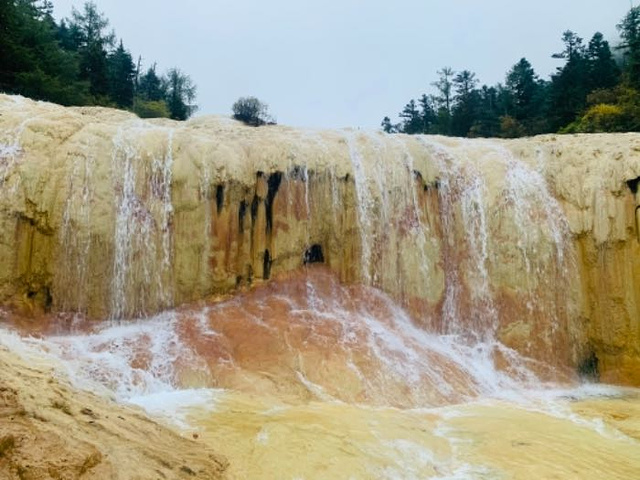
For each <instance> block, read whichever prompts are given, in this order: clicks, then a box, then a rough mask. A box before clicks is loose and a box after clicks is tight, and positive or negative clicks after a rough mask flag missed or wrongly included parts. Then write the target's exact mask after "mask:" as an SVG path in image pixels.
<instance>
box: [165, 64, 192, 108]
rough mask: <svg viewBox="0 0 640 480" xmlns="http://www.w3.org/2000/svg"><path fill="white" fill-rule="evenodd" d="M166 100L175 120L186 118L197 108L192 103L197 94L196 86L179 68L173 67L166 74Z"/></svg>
mask: <svg viewBox="0 0 640 480" xmlns="http://www.w3.org/2000/svg"><path fill="white" fill-rule="evenodd" d="M165 81H166V85H167V93H166V101H167V106H168V107H169V115H170V117H171V118H173V119H174V120H186V119H187V118H189V117H190V116H191V115H193V113H194V112H195V111H196V110H197V108H198V107H197V106H196V105H194V104H192V102H193V100H194V99H195V96H196V87H195V85H194V84H193V82H192V81H191V78H189V76H188V75H185V74H184V73H182V72H181V71H180V70H178V69H177V68H172V69H170V70H169V71H168V72H167V76H166V80H165Z"/></svg>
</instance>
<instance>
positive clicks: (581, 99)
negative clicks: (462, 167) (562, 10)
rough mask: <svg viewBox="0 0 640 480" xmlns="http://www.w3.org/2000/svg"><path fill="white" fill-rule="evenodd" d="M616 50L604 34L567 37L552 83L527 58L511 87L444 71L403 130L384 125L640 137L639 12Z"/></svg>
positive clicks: (413, 130) (496, 133) (428, 130)
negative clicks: (637, 133)
mask: <svg viewBox="0 0 640 480" xmlns="http://www.w3.org/2000/svg"><path fill="white" fill-rule="evenodd" d="M617 29H618V31H619V33H620V43H619V44H618V45H616V46H615V47H614V48H613V49H612V48H611V46H610V45H609V42H608V41H607V40H605V39H604V36H603V35H602V33H600V32H597V33H595V34H594V35H593V36H592V37H591V39H590V40H589V42H588V43H585V42H584V40H583V39H582V38H581V37H579V36H578V34H576V33H575V32H573V31H570V30H568V31H566V32H564V33H563V34H562V42H563V44H564V49H563V50H562V51H561V52H558V53H555V54H553V55H552V57H553V58H556V59H558V60H560V61H562V62H563V64H562V65H561V66H559V67H558V68H557V69H556V72H555V73H553V74H552V75H551V77H550V79H548V80H545V79H542V78H540V77H539V76H538V75H537V74H536V72H535V70H534V68H533V66H532V65H531V63H530V62H529V61H528V60H527V59H526V58H522V59H520V61H518V62H517V63H516V64H515V65H513V67H511V69H510V70H509V71H508V72H507V74H506V76H505V81H504V83H499V84H497V85H494V86H487V85H482V86H479V81H478V79H477V78H476V75H475V73H473V72H471V71H469V70H462V71H460V72H454V71H453V70H452V69H451V68H450V67H445V68H443V69H441V70H439V71H438V72H437V75H438V77H437V80H436V81H435V82H433V83H432V84H431V85H432V86H433V87H434V88H435V92H436V93H435V94H431V95H427V94H423V95H422V96H420V97H419V98H418V100H417V101H416V100H415V99H412V100H411V101H409V103H407V105H405V107H404V108H403V109H402V111H401V112H400V113H399V120H400V121H399V122H398V123H393V122H392V121H391V119H390V118H389V117H385V118H384V119H383V120H382V124H381V126H382V128H383V130H384V131H385V132H387V133H406V134H421V133H425V134H439V135H450V136H460V137H505V138H513V137H521V136H529V135H537V134H541V133H555V132H559V133H577V132H623V131H640V7H633V8H631V10H629V12H628V13H627V14H626V15H625V17H624V18H623V19H622V20H621V22H620V23H619V24H618V25H617Z"/></svg>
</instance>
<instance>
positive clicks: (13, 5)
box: [0, 0, 86, 105]
mask: <svg viewBox="0 0 640 480" xmlns="http://www.w3.org/2000/svg"><path fill="white" fill-rule="evenodd" d="M51 8H52V7H51V4H50V2H44V3H40V2H37V1H35V0H14V1H2V2H0V66H1V67H0V90H2V91H6V92H10V93H19V94H22V95H26V96H30V97H33V98H36V99H40V100H50V101H54V102H58V103H62V104H65V105H74V104H81V103H83V102H84V101H85V94H86V86H85V85H84V84H82V83H81V82H79V81H78V79H77V72H78V64H77V59H76V58H75V56H74V55H73V54H70V53H68V52H65V51H64V50H63V49H61V48H60V45H59V44H58V42H57V39H56V30H57V26H56V24H55V21H54V20H53V18H52V16H51Z"/></svg>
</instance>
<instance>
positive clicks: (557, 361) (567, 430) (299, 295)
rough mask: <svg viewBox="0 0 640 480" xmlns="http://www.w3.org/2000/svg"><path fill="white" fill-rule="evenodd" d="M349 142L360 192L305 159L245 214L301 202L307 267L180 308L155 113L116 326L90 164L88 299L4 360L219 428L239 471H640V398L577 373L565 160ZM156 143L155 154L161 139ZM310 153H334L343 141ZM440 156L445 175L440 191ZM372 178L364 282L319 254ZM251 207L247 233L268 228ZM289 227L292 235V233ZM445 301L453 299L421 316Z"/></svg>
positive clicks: (68, 228) (80, 192) (362, 199)
mask: <svg viewBox="0 0 640 480" xmlns="http://www.w3.org/2000/svg"><path fill="white" fill-rule="evenodd" d="M25 121H26V120H25ZM20 134H21V131H20V130H19V131H17V132H13V133H11V135H9V136H8V138H7V139H4V138H3V139H2V142H4V143H0V187H2V192H3V194H5V193H6V194H7V195H17V193H16V191H9V190H7V188H9V187H8V185H10V186H14V185H18V184H19V173H20V169H19V167H20V165H19V161H20V146H19V145H20V143H19V138H20ZM341 135H343V136H342V137H341V138H342V140H341V141H342V145H344V148H345V150H346V151H347V156H348V158H349V160H350V168H349V169H348V172H349V174H348V175H347V176H341V175H340V174H338V173H337V170H336V168H335V165H334V166H333V167H331V168H329V169H327V171H326V173H323V172H320V171H317V170H314V169H313V168H311V167H310V166H309V165H307V164H303V165H300V164H299V162H298V160H297V159H296V157H295V155H293V154H291V158H290V159H289V162H288V166H287V168H286V171H285V172H284V176H283V177H281V176H277V177H275V176H274V177H269V176H268V175H265V174H263V173H262V172H261V173H260V176H259V178H261V179H264V182H265V185H264V188H265V189H267V190H268V192H269V193H268V194H267V199H268V200H267V203H266V204H264V206H261V205H260V203H259V202H258V200H255V199H257V198H258V196H257V193H256V196H255V197H254V202H253V204H252V205H251V207H248V206H247V204H246V203H243V204H242V205H244V207H243V208H245V209H247V208H250V211H251V219H252V220H251V221H252V222H258V221H260V220H259V219H260V218H261V217H260V215H261V213H260V212H261V210H260V208H264V210H265V211H267V210H269V209H271V213H270V214H273V209H274V208H275V207H274V201H275V198H276V195H279V196H283V195H286V198H284V199H280V200H279V201H281V202H282V205H284V206H282V207H279V208H282V209H283V210H284V211H285V212H287V215H289V216H291V217H295V218H296V219H298V220H299V222H300V225H302V229H301V231H300V232H298V233H296V235H299V239H298V240H299V242H300V243H301V244H302V249H301V250H302V252H304V257H303V256H302V255H301V258H300V259H298V260H297V261H299V262H300V266H299V268H297V269H294V270H292V271H288V272H281V273H280V274H278V275H274V276H273V278H271V279H270V280H269V282H264V283H262V284H260V285H258V286H254V287H253V288H250V289H241V290H239V291H238V292H237V293H236V294H235V296H233V297H231V298H222V299H220V298H218V299H215V300H213V299H211V298H209V299H208V300H203V301H201V302H200V303H195V302H192V303H188V304H185V305H183V306H180V307H176V306H175V305H174V289H175V287H176V275H175V274H174V270H175V268H176V265H175V264H174V259H175V255H176V250H177V249H178V248H179V247H178V246H177V245H176V244H175V241H174V235H175V232H174V230H173V226H174V224H173V221H174V216H175V215H176V212H174V197H173V195H174V190H173V186H174V183H175V177H176V176H177V175H176V171H175V169H176V168H178V167H176V162H177V160H175V158H177V157H175V158H174V156H175V155H176V147H175V144H174V142H175V138H174V131H173V130H171V129H168V128H165V127H155V126H154V127H151V126H149V125H148V124H145V123H142V122H139V121H131V122H130V123H129V124H128V125H127V126H126V128H121V129H120V130H119V132H118V134H117V135H116V136H115V137H114V139H113V142H112V143H113V145H112V156H111V175H112V176H111V182H112V187H113V190H114V192H115V203H114V205H113V208H114V210H115V216H114V217H115V223H114V225H113V236H114V239H115V240H114V242H113V245H114V252H113V265H112V267H111V281H110V291H109V292H108V297H109V302H108V303H109V312H108V314H106V315H105V316H104V317H105V320H104V321H101V322H96V321H90V320H88V319H87V318H85V314H86V310H87V303H88V301H87V297H86V296H87V292H86V291H85V289H84V288H83V287H84V285H85V283H87V282H89V281H90V279H91V277H92V274H93V272H92V268H93V267H92V264H91V263H90V261H89V259H90V258H91V255H90V253H91V251H92V249H95V248H99V245H96V244H95V243H94V240H93V238H92V237H91V235H89V234H87V232H88V231H90V227H87V226H88V225H91V224H92V221H93V216H92V215H93V213H92V212H93V210H92V209H93V208H95V204H96V202H97V200H96V197H97V195H98V194H97V193H96V192H97V190H96V184H95V178H94V174H93V172H94V168H95V159H94V158H93V157H92V156H91V155H90V154H88V155H87V156H85V157H78V158H75V159H74V160H73V162H72V164H71V167H70V168H71V169H72V173H71V174H70V176H69V178H70V180H69V183H68V185H66V187H65V188H66V194H67V196H66V201H65V202H64V211H63V212H62V213H61V215H62V222H61V225H62V228H61V230H60V232H59V235H58V237H57V241H58V242H60V244H61V247H62V248H61V250H60V251H61V252H62V255H63V259H62V260H61V267H60V268H59V270H58V272H57V275H58V276H59V278H58V279H57V280H56V281H57V282H58V283H59V284H60V285H63V284H65V285H68V286H69V289H70V290H69V293H68V295H67V296H65V297H64V298H65V299H66V300H65V302H62V303H59V304H58V307H59V311H58V312H55V313H48V314H46V315H42V316H40V317H39V318H38V320H37V321H33V319H29V318H26V317H23V316H21V315H18V314H16V313H14V312H9V310H0V319H2V321H3V325H4V326H3V327H2V328H0V345H3V346H5V347H7V348H9V349H11V350H12V351H14V352H17V353H18V354H20V355H22V356H24V357H26V358H36V357H37V358H40V359H44V360H45V361H46V362H47V363H48V364H50V365H52V366H54V367H55V368H56V369H57V371H58V372H59V373H60V374H61V375H66V376H67V377H68V378H69V379H70V380H71V382H72V383H73V384H74V386H76V387H77V388H82V389H90V390H94V391H96V392H98V393H100V394H102V395H108V396H111V397H113V398H114V399H115V400H116V401H118V402H122V403H128V404H133V405H137V406H140V407H142V408H144V409H145V410H146V411H147V412H148V413H149V414H150V415H152V416H155V417H157V418H159V419H160V420H161V421H163V422H166V423H168V424H170V425H172V426H173V427H174V428H176V429H177V430H178V431H180V432H181V433H183V434H184V435H188V436H192V435H193V434H197V436H198V441H201V442H206V443H208V444H210V445H211V446H212V447H213V448H214V449H215V450H216V451H218V452H220V453H222V454H224V455H225V456H227V458H228V459H229V461H230V476H231V478H248V479H292V480H293V479H428V478H431V479H539V478H545V479H547V478H549V479H551V478H558V479H591V478H593V479H603V478H607V479H632V478H640V420H639V419H640V392H639V391H638V390H634V389H625V388H621V387H613V386H606V385H598V384H589V383H583V382H582V381H581V380H580V379H579V378H578V377H577V375H576V374H575V373H574V368H573V367H572V366H573V365H575V363H576V362H575V361H574V360H575V358H577V356H578V355H579V354H580V353H581V352H579V351H578V346H577V343H578V342H575V341H574V340H575V339H574V338H573V336H572V335H573V330H572V322H573V321H575V319H576V318H577V314H576V312H575V309H576V305H577V303H578V301H579V298H578V297H577V295H578V294H577V293H576V292H577V289H576V288H575V284H576V282H578V281H579V279H575V278H573V276H572V272H574V270H575V251H574V246H573V243H572V242H571V241H570V240H571V239H570V233H569V228H568V223H567V220H566V218H565V216H564V214H563V211H562V208H561V206H560V204H559V203H558V202H557V201H556V200H555V199H554V197H553V196H552V194H551V192H550V190H549V187H548V185H547V183H546V181H545V178H544V175H543V174H542V172H541V167H539V166H536V165H530V164H527V163H525V162H523V161H521V160H520V159H518V158H516V157H514V155H513V154H511V153H510V152H509V151H507V150H505V149H504V148H503V147H501V146H500V145H498V144H494V143H491V142H464V141H459V142H456V143H451V142H449V141H447V140H444V139H438V138H428V137H419V138H418V140H417V144H409V143H408V141H406V140H405V139H404V138H403V137H395V138H393V139H392V140H389V139H386V138H385V137H383V136H381V135H379V134H375V133H363V132H353V131H349V132H343V134H341ZM147 137H150V138H153V139H155V140H156V141H155V143H154V145H155V148H154V149H153V151H143V149H142V147H141V146H140V145H141V140H140V139H141V138H147ZM305 141H312V142H315V143H317V144H318V150H319V151H320V153H319V154H318V155H320V156H322V158H324V159H326V158H330V156H331V150H330V148H329V147H327V146H325V145H324V144H323V141H322V139H321V138H320V137H317V138H315V137H313V135H311V134H310V135H309V137H308V138H307V139H306V140H305ZM416 145H417V146H416ZM416 148H419V149H422V151H423V152H424V151H426V152H428V155H429V158H430V159H431V162H432V165H431V167H432V168H434V169H435V170H437V172H438V173H437V175H436V179H435V180H434V181H431V183H429V182H427V181H426V180H425V179H424V178H422V174H421V173H420V169H419V166H418V164H419V163H420V162H421V161H422V160H421V159H419V158H416V156H415V151H416ZM390 158H392V159H393V163H389V162H388V159H390ZM144 159H150V160H149V161H146V160H144ZM538 160H539V161H540V162H543V161H544V159H541V158H538ZM199 171H200V174H201V177H200V178H199V179H198V182H197V184H196V186H195V190H196V191H197V195H198V198H199V199H200V200H199V201H200V203H202V204H204V205H205V207H204V208H205V210H204V212H205V213H204V216H203V217H202V218H203V224H201V225H198V226H197V228H193V229H192V231H193V232H195V233H194V235H195V236H201V237H202V239H201V240H202V241H201V247H199V248H200V249H199V250H197V261H196V262H195V268H196V269H197V273H196V274H194V276H195V277H198V278H201V279H205V280H206V282H208V281H210V279H211V278H213V277H214V276H215V271H214V266H215V252H214V250H215V246H216V245H217V243H216V242H217V237H216V235H218V234H219V232H218V229H219V228H220V227H224V225H222V224H221V223H217V222H218V220H219V218H221V217H223V215H221V210H222V208H223V204H224V203H225V202H227V201H228V198H226V197H225V196H224V195H225V194H224V191H223V189H222V187H220V186H217V184H216V183H214V182H215V181H216V180H215V179H214V177H215V174H216V170H215V166H214V165H213V164H212V163H210V162H209V160H208V159H207V158H202V159H201V164H200V165H199ZM279 175H283V174H282V172H281V173H280V174H279ZM342 175H344V174H342ZM349 175H350V176H351V177H349ZM323 176H324V177H323ZM322 178H325V179H326V183H325V184H324V186H323V184H322V183H321V181H322ZM182 181H184V180H182ZM349 182H353V183H352V184H353V191H352V197H353V198H352V200H353V201H354V202H355V206H354V207H355V212H354V213H355V215H353V217H352V218H353V220H354V221H355V223H357V225H348V227H349V228H355V229H356V231H357V235H358V238H357V242H356V245H355V247H354V251H355V252H357V261H356V264H357V267H358V268H357V271H356V272H355V280H356V281H353V282H344V281H342V280H343V279H341V278H340V276H339V275H338V273H336V271H337V270H339V269H336V268H335V266H334V265H333V264H331V261H330V260H331V259H328V260H327V261H326V262H324V263H327V264H326V265H316V264H312V263H311V260H312V258H313V260H314V261H317V260H319V259H320V255H319V254H318V252H317V251H316V252H315V253H314V252H313V251H312V250H310V249H311V247H312V245H319V244H320V243H322V241H325V240H324V239H326V238H329V239H330V240H331V241H333V242H340V241H341V240H340V238H339V237H338V233H337V232H339V231H341V229H343V228H344V224H345V223H348V220H345V219H346V218H348V217H347V214H348V212H346V211H345V208H343V207H344V205H345V204H347V203H348V202H349V201H351V200H350V196H349V195H350V193H349V187H348V186H349V185H351V183H349ZM278 187H279V188H280V190H279V191H278ZM12 188H13V187H12ZM257 190H258V187H256V192H257ZM277 192H279V193H277ZM269 195H271V197H269ZM322 195H325V196H326V197H327V201H326V202H325V203H322V204H320V202H319V201H318V199H319V198H321V197H322ZM214 197H215V198H214ZM327 205H328V207H327ZM323 209H328V210H329V211H328V213H327V212H324V211H323ZM243 212H244V210H242V209H241V210H240V211H239V212H234V214H233V215H232V216H231V217H232V218H234V219H235V218H240V223H241V222H243V221H245V222H249V220H248V217H245V216H243V215H244V213H243ZM225 218H226V217H225ZM243 219H244V220H243ZM265 222H266V223H267V227H266V231H267V234H266V235H267V236H269V235H273V229H274V228H275V227H274V226H273V224H274V222H275V220H274V217H268V218H267V219H266V220H265ZM269 222H271V224H269ZM239 228H240V229H241V230H242V229H243V228H244V226H243V224H241V225H240V227H239ZM77 232H81V233H77ZM252 235H256V233H255V232H254V231H253V230H252ZM292 235H293V233H292ZM268 241H271V242H272V244H269V246H270V248H273V242H274V240H273V239H272V238H270V239H269V240H268ZM183 248H184V246H183ZM267 252H268V250H267ZM272 252H273V250H272ZM259 254H261V253H260V252H252V255H253V256H257V255H259ZM263 255H265V257H264V265H265V267H264V269H265V271H264V272H263V278H264V279H268V278H269V269H270V262H271V260H272V259H271V257H270V256H267V253H264V254H263ZM322 260H324V259H322ZM318 263H323V262H318ZM515 271H520V272H525V274H520V275H515V274H514V272H515ZM498 279H500V282H501V283H500V282H498ZM65 282H66V283H65ZM206 282H205V283H206ZM498 283H500V285H504V284H505V283H506V284H507V285H509V287H510V290H509V294H508V295H507V294H505V293H504V291H502V290H499V289H498V288H497V287H496V284H498ZM439 288H441V290H442V292H443V293H442V301H441V303H439V304H438V305H436V306H432V305H431V306H430V305H427V304H428V302H427V303H419V302H417V301H416V300H415V299H416V298H417V297H419V295H418V294H421V295H423V296H424V297H425V298H427V299H429V298H431V296H434V297H435V296H437V291H438V289H439ZM432 291H435V292H436V294H434V295H431V293H429V292H432ZM425 292H426V293H425ZM205 293H206V292H205ZM105 295H107V292H105ZM430 295H431V296H430ZM202 296H205V295H201V297H202ZM157 311H160V312H161V313H157V314H153V312H157ZM527 322H528V323H527ZM527 329H529V330H527ZM523 331H524V332H525V333H526V335H524V336H523V335H522V333H521V332H523ZM522 338H524V339H525V341H524V342H523V341H522Z"/></svg>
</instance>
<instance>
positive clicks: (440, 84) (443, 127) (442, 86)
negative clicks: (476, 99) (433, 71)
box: [432, 67, 454, 135]
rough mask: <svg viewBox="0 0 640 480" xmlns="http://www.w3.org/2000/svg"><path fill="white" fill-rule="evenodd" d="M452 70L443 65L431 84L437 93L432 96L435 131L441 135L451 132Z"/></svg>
mask: <svg viewBox="0 0 640 480" xmlns="http://www.w3.org/2000/svg"><path fill="white" fill-rule="evenodd" d="M453 74H454V72H453V70H452V69H451V67H444V68H443V69H442V70H439V71H438V75H439V76H440V78H439V79H438V80H437V81H436V82H434V83H433V84H432V85H433V86H434V87H436V88H437V89H438V95H436V96H435V97H434V100H435V102H436V107H437V108H436V113H437V130H436V133H440V134H442V135H450V134H451V104H452V101H453V98H452V93H453Z"/></svg>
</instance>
